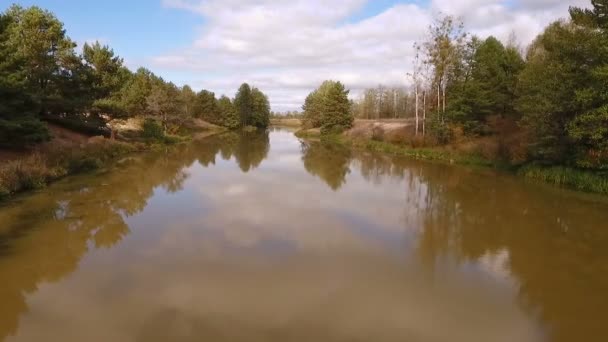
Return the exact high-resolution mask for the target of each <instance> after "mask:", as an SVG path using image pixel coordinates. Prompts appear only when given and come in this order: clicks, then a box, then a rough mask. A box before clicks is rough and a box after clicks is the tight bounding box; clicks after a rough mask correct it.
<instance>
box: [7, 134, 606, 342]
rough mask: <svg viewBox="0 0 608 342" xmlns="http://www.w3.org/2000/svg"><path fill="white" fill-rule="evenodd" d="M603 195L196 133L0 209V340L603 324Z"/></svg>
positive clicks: (523, 332)
mask: <svg viewBox="0 0 608 342" xmlns="http://www.w3.org/2000/svg"><path fill="white" fill-rule="evenodd" d="M607 222H608V202H607V201H606V200H603V199H601V198H598V197H594V196H587V195H581V194H576V193H573V192H569V191H564V190H558V189H553V188H549V187H545V186H538V185H532V184H527V183H524V182H522V181H521V180H519V179H516V178H514V177H511V176H508V175H501V174H497V173H495V172H493V171H487V170H486V171H480V170H471V169H467V168H462V167H456V166H445V165H438V164H430V163H423V162H416V161H411V160H407V159H398V158H391V157H388V156H384V155H377V154H372V153H364V152H360V151H351V150H349V149H347V148H345V147H342V146H339V145H335V144H329V143H321V142H310V141H309V142H303V141H300V140H298V139H297V138H295V137H294V136H293V134H292V132H290V131H287V130H280V129H277V130H272V131H271V132H266V133H249V134H235V133H230V134H226V135H222V136H216V137H211V138H208V139H206V140H203V141H200V142H195V143H192V144H189V145H184V146H178V147H176V148H171V149H167V150H166V151H162V152H158V153H151V154H146V155H141V156H137V157H136V158H133V159H130V160H126V161H123V162H122V163H120V164H119V165H117V166H116V167H114V168H112V170H108V171H106V172H101V173H98V174H95V175H86V176H78V177H71V178H68V179H65V180H64V181H62V182H59V183H56V184H54V185H52V186H51V187H49V188H48V189H46V190H44V191H42V192H39V193H36V194H30V195H26V196H23V197H21V198H19V199H17V200H15V201H13V202H11V203H8V204H6V205H4V206H3V207H0V341H11V342H12V341H254V342H256V341H277V342H284V341H328V342H334V341H429V342H435V341H449V342H461V341H462V342H477V341H479V342H488V341H498V342H500V341H505V342H507V341H508V342H512V341H521V342H526V341H556V342H562V341H564V342H566V341H589V342H594V341H598V342H599V341H608V324H607V323H608V223H607Z"/></svg>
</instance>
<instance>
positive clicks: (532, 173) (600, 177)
mask: <svg viewBox="0 0 608 342" xmlns="http://www.w3.org/2000/svg"><path fill="white" fill-rule="evenodd" d="M517 174H518V175H520V176H522V177H524V178H526V179H528V180H531V181H534V182H542V183H548V184H552V185H556V186H559V187H564V188H568V189H573V190H578V191H584V192H591V193H598V194H604V195H608V174H606V173H599V172H592V171H586V170H579V169H573V168H568V167H563V166H551V167H546V166H538V165H528V166H524V167H522V168H520V169H519V170H518V171H517Z"/></svg>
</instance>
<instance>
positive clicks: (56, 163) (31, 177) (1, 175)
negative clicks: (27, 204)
mask: <svg viewBox="0 0 608 342" xmlns="http://www.w3.org/2000/svg"><path fill="white" fill-rule="evenodd" d="M143 148H144V145H141V144H129V143H124V142H119V141H113V140H109V139H105V138H103V137H98V138H92V139H91V141H90V142H88V143H86V144H83V145H82V146H74V147H69V148H65V147H61V148H56V149H51V150H49V151H45V153H44V154H42V153H39V152H36V153H34V154H32V155H29V156H27V157H25V158H22V159H18V160H13V161H9V162H6V163H3V165H2V166H0V200H2V199H7V198H9V197H10V196H12V195H14V194H17V193H20V192H23V191H27V190H35V189H40V188H44V187H45V186H47V185H48V184H49V183H50V182H52V181H55V180H57V179H60V178H62V177H65V176H67V175H71V174H77V173H81V172H86V171H91V170H95V169H99V168H101V167H103V166H104V165H107V164H108V163H109V162H110V161H113V160H116V159H117V158H120V157H122V156H125V155H127V154H129V153H132V152H135V151H137V150H141V149H143Z"/></svg>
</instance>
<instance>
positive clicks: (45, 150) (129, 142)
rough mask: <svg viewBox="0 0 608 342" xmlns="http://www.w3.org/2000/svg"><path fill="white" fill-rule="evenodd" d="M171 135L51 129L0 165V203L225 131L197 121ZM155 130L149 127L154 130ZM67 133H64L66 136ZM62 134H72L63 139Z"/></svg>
mask: <svg viewBox="0 0 608 342" xmlns="http://www.w3.org/2000/svg"><path fill="white" fill-rule="evenodd" d="M187 128H188V129H187V130H185V129H184V130H183V131H182V132H181V133H179V134H175V135H155V134H154V132H152V133H151V132H149V130H150V127H149V126H148V127H147V128H146V127H143V128H142V129H141V130H139V131H132V130H130V131H128V132H125V134H128V135H129V137H128V138H127V137H125V136H122V135H121V137H120V138H119V139H109V138H105V137H103V136H92V137H88V136H86V135H82V134H79V133H77V132H75V131H70V130H69V129H66V128H64V127H59V126H52V130H53V133H54V134H57V133H58V131H59V133H58V135H59V136H58V137H55V139H53V140H52V141H50V142H49V143H47V144H45V145H44V146H38V147H37V149H35V150H30V151H20V152H19V156H17V157H14V158H11V159H9V160H5V161H3V162H2V164H1V165H0V202H2V201H3V200H8V199H10V198H12V197H14V196H15V195H18V194H20V193H23V192H27V191H31V190H40V189H43V188H45V187H46V186H48V185H49V184H51V183H53V182H55V181H57V180H60V179H63V178H65V177H67V176H71V175H76V174H82V173H86V172H92V171H96V170H99V169H102V168H106V167H109V166H111V165H112V164H113V163H115V162H117V161H119V160H120V159H122V158H124V157H128V156H129V155H132V154H135V153H141V152H146V151H154V150H157V149H159V148H163V147H165V146H171V145H177V144H180V143H187V142H190V141H192V140H199V139H204V138H206V137H209V136H212V135H215V134H221V133H224V132H226V131H228V129H226V128H223V127H220V126H216V125H211V124H208V123H205V122H202V121H200V120H198V121H195V122H192V123H191V124H190V125H188V126H187ZM158 129H159V128H154V127H153V128H152V130H158ZM66 133H67V134H66ZM66 135H76V136H78V137H79V139H77V138H74V137H66Z"/></svg>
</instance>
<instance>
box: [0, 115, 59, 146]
mask: <svg viewBox="0 0 608 342" xmlns="http://www.w3.org/2000/svg"><path fill="white" fill-rule="evenodd" d="M49 139H50V133H49V130H48V128H47V126H46V124H45V123H43V122H41V121H40V120H38V119H37V118H35V117H31V118H28V117H25V118H19V119H18V120H4V119H2V118H1V117H0V147H1V146H4V147H18V146H22V145H31V144H36V143H41V142H45V141H48V140H49Z"/></svg>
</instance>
